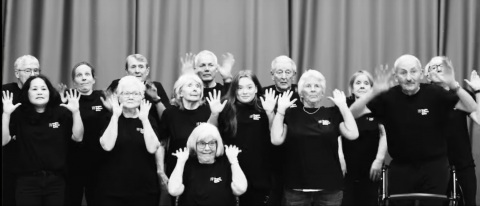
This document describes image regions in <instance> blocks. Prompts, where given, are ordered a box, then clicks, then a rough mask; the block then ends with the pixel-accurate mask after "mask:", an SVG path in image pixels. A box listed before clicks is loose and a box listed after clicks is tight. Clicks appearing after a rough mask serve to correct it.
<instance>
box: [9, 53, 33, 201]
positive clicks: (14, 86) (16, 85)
mask: <svg viewBox="0 0 480 206" xmlns="http://www.w3.org/2000/svg"><path fill="white" fill-rule="evenodd" d="M13 66H14V68H15V77H16V78H17V81H16V82H12V83H8V84H4V85H2V91H9V92H11V93H12V94H13V101H12V103H13V104H17V103H19V102H20V91H21V89H22V87H23V84H24V83H25V82H26V81H27V79H28V78H29V77H31V76H38V75H39V74H40V63H39V62H38V59H37V58H35V57H34V56H31V55H23V56H21V57H19V58H18V59H17V60H16V61H15V63H14V65H13ZM2 113H3V103H2ZM16 147H17V146H16V141H11V142H10V144H7V145H6V146H4V147H3V148H2V150H3V155H2V157H3V159H2V162H3V167H2V174H3V176H2V177H3V178H2V197H3V200H2V204H3V205H15V184H16V182H15V180H16V179H15V178H14V176H13V174H12V168H13V165H14V164H15V161H16V157H17V155H16V151H17V148H16Z"/></svg>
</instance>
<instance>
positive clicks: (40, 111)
mask: <svg viewBox="0 0 480 206" xmlns="http://www.w3.org/2000/svg"><path fill="white" fill-rule="evenodd" d="M35 111H37V112H38V113H44V112H45V107H44V106H35Z"/></svg>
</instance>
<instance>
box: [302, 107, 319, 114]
mask: <svg viewBox="0 0 480 206" xmlns="http://www.w3.org/2000/svg"><path fill="white" fill-rule="evenodd" d="M318 110H320V107H319V108H318V109H317V110H315V111H314V112H307V110H306V109H305V106H303V111H305V112H306V113H307V114H315V113H317V112H318Z"/></svg>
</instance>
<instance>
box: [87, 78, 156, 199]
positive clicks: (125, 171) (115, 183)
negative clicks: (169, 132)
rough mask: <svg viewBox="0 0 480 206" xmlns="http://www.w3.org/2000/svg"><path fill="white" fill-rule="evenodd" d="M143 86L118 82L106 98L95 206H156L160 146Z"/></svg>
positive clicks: (134, 80)
mask: <svg viewBox="0 0 480 206" xmlns="http://www.w3.org/2000/svg"><path fill="white" fill-rule="evenodd" d="M144 95H145V85H144V84H143V83H142V82H141V81H140V80H138V79H137V78H135V77H133V76H125V77H123V78H122V79H120V81H119V83H118V87H117V90H116V92H115V96H113V98H110V99H109V101H110V104H111V105H112V113H113V114H112V117H111V119H110V122H109V124H108V126H107V127H106V128H105V130H104V132H102V136H101V137H100V145H101V147H102V148H103V149H104V150H105V151H106V152H107V154H106V155H105V159H104V160H103V162H102V166H101V168H100V171H99V175H98V187H97V192H96V195H97V197H96V199H97V201H98V204H99V205H125V204H127V205H158V201H159V195H160V184H159V181H158V176H157V167H156V164H155V153H156V152H157V150H158V148H159V147H160V142H159V139H158V133H157V124H156V122H155V119H154V118H153V117H151V116H149V111H150V109H151V107H152V104H151V103H150V102H148V101H147V100H145V99H143V97H144Z"/></svg>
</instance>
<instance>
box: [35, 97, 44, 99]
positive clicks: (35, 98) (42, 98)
mask: <svg viewBox="0 0 480 206" xmlns="http://www.w3.org/2000/svg"><path fill="white" fill-rule="evenodd" d="M35 99H45V97H37V98H35Z"/></svg>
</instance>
